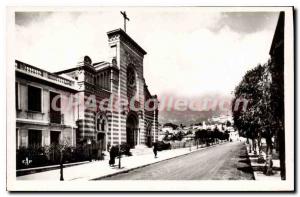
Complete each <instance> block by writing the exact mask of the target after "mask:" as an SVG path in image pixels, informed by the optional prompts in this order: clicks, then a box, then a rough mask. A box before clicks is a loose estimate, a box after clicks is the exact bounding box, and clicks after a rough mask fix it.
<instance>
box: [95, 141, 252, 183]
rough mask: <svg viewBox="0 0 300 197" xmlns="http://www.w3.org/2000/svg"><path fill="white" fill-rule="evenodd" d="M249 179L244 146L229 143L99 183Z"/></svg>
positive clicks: (237, 143)
mask: <svg viewBox="0 0 300 197" xmlns="http://www.w3.org/2000/svg"><path fill="white" fill-rule="evenodd" d="M158 157H159V152H158ZM253 179H254V176H253V172H252V168H251V166H250V161H249V159H248V156H247V153H246V147H245V145H244V143H242V142H231V143H226V144H223V145H219V146H216V147H211V148H208V149H204V150H200V151H196V152H193V153H191V154H188V155H184V156H180V157H177V158H173V159H170V160H166V161H162V162H159V163H156V164H152V165H149V166H146V167H142V168H138V169H136V170H132V171H130V172H127V173H122V174H118V175H115V176H111V177H107V178H103V179H99V180H253Z"/></svg>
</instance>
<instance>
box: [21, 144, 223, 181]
mask: <svg viewBox="0 0 300 197" xmlns="http://www.w3.org/2000/svg"><path fill="white" fill-rule="evenodd" d="M218 145H222V144H218ZM218 145H213V146H209V147H204V148H200V146H199V149H197V147H196V146H193V147H191V151H190V148H181V149H172V150H164V151H159V152H158V154H157V155H158V158H154V154H147V155H140V156H131V157H122V158H121V169H119V168H118V163H119V160H118V159H116V166H115V167H110V166H109V165H108V160H103V161H93V162H90V163H86V164H82V165H77V166H72V167H68V168H64V170H63V175H64V180H65V181H72V180H80V181H82V180H93V179H97V178H104V177H108V176H112V175H115V174H119V173H122V172H128V171H130V170H133V169H136V168H140V167H143V166H147V165H150V164H153V163H157V162H160V161H163V160H168V159H171V158H174V157H178V156H182V155H186V154H190V153H191V152H195V151H200V150H204V149H206V148H211V147H214V146H218ZM59 178H60V170H59V169H58V170H51V171H46V172H40V173H35V174H30V175H24V176H19V177H17V180H54V181H55V180H57V181H59Z"/></svg>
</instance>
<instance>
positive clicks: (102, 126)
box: [97, 116, 106, 131]
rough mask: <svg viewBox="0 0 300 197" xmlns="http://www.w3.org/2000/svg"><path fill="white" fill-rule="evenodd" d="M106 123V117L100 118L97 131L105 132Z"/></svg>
mask: <svg viewBox="0 0 300 197" xmlns="http://www.w3.org/2000/svg"><path fill="white" fill-rule="evenodd" d="M105 127H106V121H105V118H104V116H100V117H99V118H98V119H97V131H105V130H106V128H105Z"/></svg>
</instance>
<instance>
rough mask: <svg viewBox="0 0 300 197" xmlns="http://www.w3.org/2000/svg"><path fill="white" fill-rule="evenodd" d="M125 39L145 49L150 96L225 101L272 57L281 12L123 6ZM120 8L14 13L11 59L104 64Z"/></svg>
mask: <svg viewBox="0 0 300 197" xmlns="http://www.w3.org/2000/svg"><path fill="white" fill-rule="evenodd" d="M126 12H127V15H128V17H129V19H130V21H129V22H128V23H127V33H128V34H129V36H130V37H132V38H133V39H134V40H135V41H136V42H137V43H138V44H139V45H140V46H141V47H142V48H143V49H144V50H146V51H147V55H146V56H145V58H144V77H145V79H146V83H147V85H148V88H149V90H150V92H151V93H152V94H157V95H164V94H173V95H178V96H185V97H198V96H201V95H205V94H220V95H230V94H232V92H233V90H234V88H235V87H236V86H237V85H238V83H239V82H240V81H241V79H242V77H243V75H244V74H245V72H246V71H247V70H249V69H251V68H253V67H255V66H256V65H258V64H259V63H261V64H263V63H265V62H266V61H267V60H268V58H269V54H268V53H269V49H270V46H271V41H272V38H273V34H274V30H275V27H276V23H277V19H278V15H279V13H277V12H220V11H205V10H203V9H201V10H199V9H197V8H188V7H186V8H126ZM122 27H123V18H122V16H121V14H120V9H119V8H103V9H101V10H97V11H96V10H92V11H84V12H79V11H77V12H69V11H56V12H18V13H16V15H15V38H16V42H15V43H16V45H17V46H16V48H17V49H18V50H16V51H15V52H16V59H18V60H20V61H23V62H26V63H29V64H31V65H33V66H37V67H40V68H42V69H45V70H47V71H51V72H52V71H53V72H54V71H59V70H63V69H67V68H71V67H74V66H75V65H76V63H77V62H78V61H79V59H80V58H82V57H83V56H85V55H88V56H90V57H91V59H92V61H93V62H97V61H102V60H108V57H109V47H108V38H107V35H106V33H107V32H108V31H110V30H113V29H117V28H122Z"/></svg>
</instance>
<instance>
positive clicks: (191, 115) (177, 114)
mask: <svg viewBox="0 0 300 197" xmlns="http://www.w3.org/2000/svg"><path fill="white" fill-rule="evenodd" d="M224 114H227V112H224V111H223V112H222V111H191V110H189V111H160V112H159V123H160V124H165V123H169V122H170V123H173V124H177V125H180V124H183V125H191V124H197V123H201V122H203V121H207V120H208V119H210V118H212V117H213V116H219V115H224Z"/></svg>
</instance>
